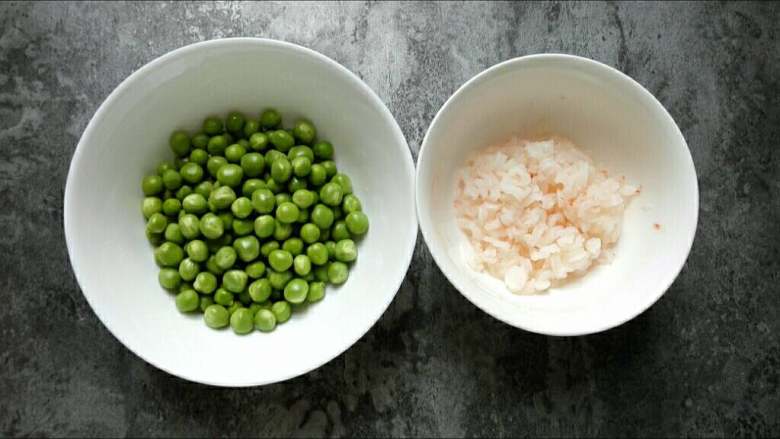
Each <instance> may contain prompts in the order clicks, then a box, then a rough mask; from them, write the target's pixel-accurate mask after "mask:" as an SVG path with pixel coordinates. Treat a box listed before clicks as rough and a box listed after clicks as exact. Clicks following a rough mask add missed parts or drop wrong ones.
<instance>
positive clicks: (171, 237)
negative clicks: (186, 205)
mask: <svg viewBox="0 0 780 439" xmlns="http://www.w3.org/2000/svg"><path fill="white" fill-rule="evenodd" d="M165 240H166V241H171V242H175V243H176V244H184V235H182V233H181V228H180V227H179V225H178V224H176V223H170V224H168V226H166V227H165Z"/></svg>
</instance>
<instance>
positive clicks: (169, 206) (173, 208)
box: [162, 198, 181, 216]
mask: <svg viewBox="0 0 780 439" xmlns="http://www.w3.org/2000/svg"><path fill="white" fill-rule="evenodd" d="M180 210H181V201H179V200H178V199H176V198H168V199H167V200H165V201H164V202H163V205H162V211H163V213H164V214H166V215H169V216H176V215H178V214H179V211H180Z"/></svg>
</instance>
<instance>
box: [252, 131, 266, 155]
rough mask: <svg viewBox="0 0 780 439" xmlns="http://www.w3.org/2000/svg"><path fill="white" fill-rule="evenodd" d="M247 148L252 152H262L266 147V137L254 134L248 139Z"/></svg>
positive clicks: (263, 134)
mask: <svg viewBox="0 0 780 439" xmlns="http://www.w3.org/2000/svg"><path fill="white" fill-rule="evenodd" d="M249 147H250V148H252V150H253V151H258V152H259V151H263V150H265V149H266V148H267V147H268V136H267V135H266V134H265V133H254V134H252V135H251V136H250V137H249Z"/></svg>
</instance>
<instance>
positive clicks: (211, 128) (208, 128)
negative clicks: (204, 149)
mask: <svg viewBox="0 0 780 439" xmlns="http://www.w3.org/2000/svg"><path fill="white" fill-rule="evenodd" d="M203 132H204V133H206V134H208V135H209V136H213V135H215V134H219V133H221V132H222V119H220V118H219V117H217V116H209V117H207V118H206V119H205V120H204V121H203Z"/></svg>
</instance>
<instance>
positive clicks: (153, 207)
mask: <svg viewBox="0 0 780 439" xmlns="http://www.w3.org/2000/svg"><path fill="white" fill-rule="evenodd" d="M162 207H163V201H162V200H161V199H159V198H157V197H146V198H144V201H143V203H141V212H143V214H144V218H146V219H149V217H151V216H152V215H154V214H155V213H159V212H160V211H162Z"/></svg>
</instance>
